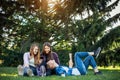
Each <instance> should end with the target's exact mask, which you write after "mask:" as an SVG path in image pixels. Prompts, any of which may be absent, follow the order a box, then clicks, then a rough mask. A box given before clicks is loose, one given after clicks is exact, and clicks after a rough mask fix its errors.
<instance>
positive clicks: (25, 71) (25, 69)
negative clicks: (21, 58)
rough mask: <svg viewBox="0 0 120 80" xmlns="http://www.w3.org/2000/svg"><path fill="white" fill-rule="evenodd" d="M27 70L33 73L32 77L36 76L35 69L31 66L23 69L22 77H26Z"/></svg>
mask: <svg viewBox="0 0 120 80" xmlns="http://www.w3.org/2000/svg"><path fill="white" fill-rule="evenodd" d="M28 69H31V70H32V72H33V74H34V75H37V70H36V67H33V66H29V67H25V68H24V74H23V75H24V76H28V74H27V70H28Z"/></svg>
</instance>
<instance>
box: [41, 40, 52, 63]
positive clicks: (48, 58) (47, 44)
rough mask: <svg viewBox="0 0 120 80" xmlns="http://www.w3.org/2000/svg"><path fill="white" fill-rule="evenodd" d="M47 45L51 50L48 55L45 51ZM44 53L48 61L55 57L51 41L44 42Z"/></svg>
mask: <svg viewBox="0 0 120 80" xmlns="http://www.w3.org/2000/svg"><path fill="white" fill-rule="evenodd" d="M45 46H48V47H49V48H50V52H49V53H48V54H47V55H46V52H45ZM42 54H43V55H46V56H47V61H49V60H53V59H54V58H53V54H52V47H51V44H50V43H49V42H45V43H44V44H43V48H42Z"/></svg>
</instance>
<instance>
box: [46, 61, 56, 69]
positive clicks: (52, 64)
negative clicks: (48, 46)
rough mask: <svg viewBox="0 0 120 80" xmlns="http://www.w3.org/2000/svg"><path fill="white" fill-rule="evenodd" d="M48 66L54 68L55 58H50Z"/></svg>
mask: <svg viewBox="0 0 120 80" xmlns="http://www.w3.org/2000/svg"><path fill="white" fill-rule="evenodd" d="M47 66H48V67H49V68H50V69H54V68H55V60H49V61H48V62H47Z"/></svg>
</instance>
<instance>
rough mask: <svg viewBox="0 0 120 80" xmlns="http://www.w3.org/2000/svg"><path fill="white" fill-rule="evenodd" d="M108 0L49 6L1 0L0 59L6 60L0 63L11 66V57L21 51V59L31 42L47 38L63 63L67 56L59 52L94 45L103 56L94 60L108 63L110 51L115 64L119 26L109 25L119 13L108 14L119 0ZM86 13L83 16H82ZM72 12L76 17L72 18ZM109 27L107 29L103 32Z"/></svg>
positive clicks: (39, 0)
mask: <svg viewBox="0 0 120 80" xmlns="http://www.w3.org/2000/svg"><path fill="white" fill-rule="evenodd" d="M110 1H111V0H96V1H95V0H59V1H58V2H57V3H55V4H53V7H49V4H50V3H49V2H47V0H1V2H0V5H1V11H0V34H1V35H0V48H1V49H2V50H0V53H1V54H0V55H2V57H1V58H0V60H1V59H2V60H4V61H6V62H8V61H9V60H10V63H9V64H6V62H5V63H4V64H6V65H7V66H15V65H17V64H18V63H17V62H15V58H16V57H17V58H18V56H19V55H21V56H20V57H19V58H18V59H19V60H20V62H22V56H23V53H24V52H26V51H28V50H29V47H30V44H31V43H32V42H39V43H40V47H41V48H42V44H43V43H44V42H46V41H49V42H51V43H55V44H54V45H53V50H55V51H57V53H58V54H60V59H62V58H64V59H65V60H61V63H63V64H66V63H67V60H68V58H65V57H64V56H63V55H61V54H62V53H65V55H68V53H69V52H72V53H73V54H74V53H75V52H76V51H93V50H94V49H96V48H97V47H98V46H101V47H102V49H103V51H102V55H105V56H106V57H104V56H102V55H101V56H100V57H101V58H100V60H101V61H102V62H101V61H98V62H101V63H100V64H101V65H107V63H110V57H111V55H108V54H109V51H110V53H111V54H112V53H113V55H112V58H114V60H112V62H113V63H118V64H119V61H118V62H116V61H117V59H118V58H116V57H115V55H116V54H118V53H119V52H117V51H119V50H117V49H119V44H120V40H119V39H120V36H119V33H120V30H119V27H120V26H118V27H116V28H114V29H113V27H112V24H113V23H116V22H117V21H118V20H119V18H120V13H118V14H115V15H114V16H113V17H111V15H110V14H109V12H111V11H112V10H113V9H114V8H115V7H116V6H118V3H119V1H120V0H116V1H114V2H113V3H112V4H110V5H108V4H109V3H110ZM90 12H92V14H90ZM86 14H87V17H86V18H83V17H84V15H86ZM76 15H78V16H79V17H80V19H76ZM110 27H111V30H110V31H109V32H106V31H105V30H106V29H107V28H110ZM111 49H112V50H111ZM11 51H13V52H11ZM8 53H9V54H8ZM3 54H4V55H3ZM118 55H119V54H118ZM8 56H10V57H11V59H10V58H9V57H8ZM12 57H13V58H12ZM102 59H104V60H106V59H107V60H106V61H104V60H102ZM17 61H18V60H17ZM11 64H12V65H11ZM13 64H14V65H13Z"/></svg>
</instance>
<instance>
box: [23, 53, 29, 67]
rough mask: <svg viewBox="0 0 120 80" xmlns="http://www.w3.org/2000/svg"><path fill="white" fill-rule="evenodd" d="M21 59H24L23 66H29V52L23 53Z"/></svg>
mask: <svg viewBox="0 0 120 80" xmlns="http://www.w3.org/2000/svg"><path fill="white" fill-rule="evenodd" d="M23 61H24V67H29V52H27V53H24V56H23Z"/></svg>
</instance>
